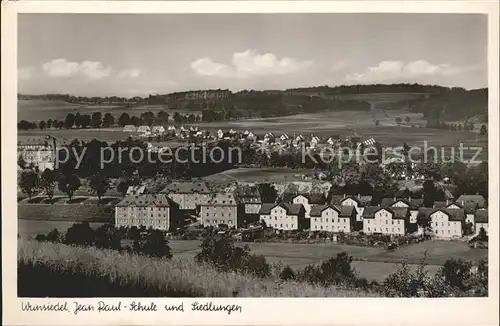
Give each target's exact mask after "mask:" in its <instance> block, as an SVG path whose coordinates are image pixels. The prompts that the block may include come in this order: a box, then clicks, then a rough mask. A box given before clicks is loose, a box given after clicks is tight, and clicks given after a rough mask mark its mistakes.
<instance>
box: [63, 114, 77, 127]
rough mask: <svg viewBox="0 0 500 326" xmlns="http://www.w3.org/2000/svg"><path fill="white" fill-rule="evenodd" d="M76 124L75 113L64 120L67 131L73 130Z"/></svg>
mask: <svg viewBox="0 0 500 326" xmlns="http://www.w3.org/2000/svg"><path fill="white" fill-rule="evenodd" d="M74 124H75V115H74V114H73V113H68V115H67V116H66V118H65V119H64V127H65V128H66V129H71V128H73V125H74Z"/></svg>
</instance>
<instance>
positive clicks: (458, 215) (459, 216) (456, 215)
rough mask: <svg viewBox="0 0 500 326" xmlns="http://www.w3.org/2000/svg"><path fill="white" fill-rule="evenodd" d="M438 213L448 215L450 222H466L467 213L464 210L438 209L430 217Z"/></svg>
mask: <svg viewBox="0 0 500 326" xmlns="http://www.w3.org/2000/svg"><path fill="white" fill-rule="evenodd" d="M436 212H443V213H445V214H446V215H448V217H449V219H450V221H462V222H463V221H465V211H464V210H463V209H453V208H452V209H449V208H442V209H436V210H434V212H432V213H431V214H430V215H432V214H435V213H436Z"/></svg>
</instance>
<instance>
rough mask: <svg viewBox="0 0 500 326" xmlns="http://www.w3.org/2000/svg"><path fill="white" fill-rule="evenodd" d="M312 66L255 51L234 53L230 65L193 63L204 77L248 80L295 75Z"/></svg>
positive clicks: (202, 60) (200, 60)
mask: <svg viewBox="0 0 500 326" xmlns="http://www.w3.org/2000/svg"><path fill="white" fill-rule="evenodd" d="M312 65H313V62H312V61H297V60H294V59H292V58H288V57H283V58H281V59H279V58H278V57H277V56H276V55H275V54H273V53H265V54H259V53H257V51H255V50H246V51H244V52H236V53H234V54H233V58H232V60H231V64H230V65H229V64H224V63H218V62H214V61H213V60H212V59H211V58H208V57H205V58H202V59H198V60H196V61H194V62H193V63H191V69H192V70H193V71H194V72H195V73H196V74H198V75H202V76H213V77H224V78H228V77H233V78H248V77H253V76H266V75H285V74H289V73H295V72H298V71H301V70H304V69H307V68H309V67H311V66H312Z"/></svg>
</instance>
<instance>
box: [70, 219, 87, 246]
mask: <svg viewBox="0 0 500 326" xmlns="http://www.w3.org/2000/svg"><path fill="white" fill-rule="evenodd" d="M64 243H66V244H69V245H80V246H90V245H92V244H93V243H94V230H92V228H91V227H90V225H89V223H88V222H82V223H75V224H73V225H72V226H71V227H70V228H69V229H68V231H67V232H66V237H65V239H64Z"/></svg>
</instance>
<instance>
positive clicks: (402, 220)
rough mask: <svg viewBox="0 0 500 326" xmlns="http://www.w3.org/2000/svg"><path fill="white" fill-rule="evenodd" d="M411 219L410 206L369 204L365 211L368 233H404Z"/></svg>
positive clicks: (364, 219)
mask: <svg viewBox="0 0 500 326" xmlns="http://www.w3.org/2000/svg"><path fill="white" fill-rule="evenodd" d="M409 221H410V210H409V208H408V207H380V206H368V207H366V208H365V210H364V212H363V232H364V233H366V234H387V235H404V234H406V228H407V227H408V225H409Z"/></svg>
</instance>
